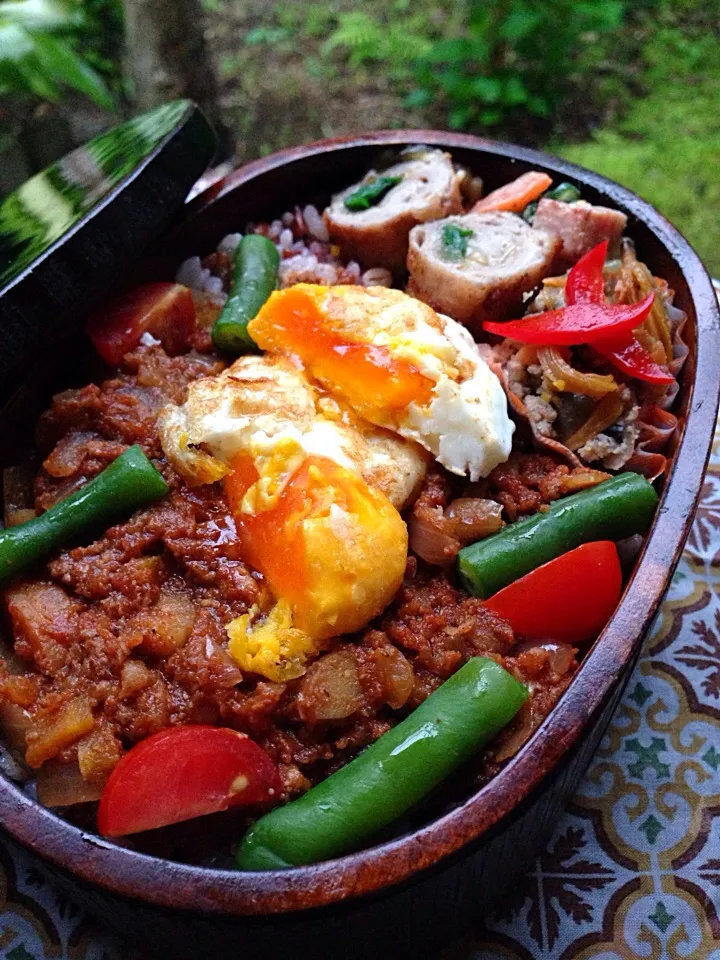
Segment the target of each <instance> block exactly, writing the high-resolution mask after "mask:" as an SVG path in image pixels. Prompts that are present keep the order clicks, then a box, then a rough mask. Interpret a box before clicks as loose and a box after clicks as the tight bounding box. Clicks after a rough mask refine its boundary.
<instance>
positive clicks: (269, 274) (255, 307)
mask: <svg viewBox="0 0 720 960" xmlns="http://www.w3.org/2000/svg"><path fill="white" fill-rule="evenodd" d="M279 266H280V254H279V253H278V251H277V247H276V246H275V244H274V243H273V242H272V240H268V238H267V237H263V236H262V234H259V233H250V234H248V235H247V236H245V237H243V238H242V240H241V241H240V243H239V244H238V246H237V249H236V250H235V259H234V266H233V280H232V286H231V289H230V295H229V297H228V298H227V301H226V303H225V306H224V307H223V309H222V313H221V314H220V316H219V317H218V318H217V320H216V321H215V323H214V324H213V328H212V339H213V343H214V344H215V346H216V347H217V348H218V350H222V351H224V352H225V353H232V354H240V353H247V352H248V351H251V350H257V346H256V344H255V341H254V340H253V338H252V337H251V336H250V334H249V333H248V324H249V323H250V321H251V320H252V319H254V317H256V316H257V314H258V312H259V310H260V308H261V307H262V305H263V304H264V303H265V301H266V300H267V299H268V297H269V296H270V294H271V293H272V292H273V290H274V289H275V287H276V285H277V276H278V267H279Z"/></svg>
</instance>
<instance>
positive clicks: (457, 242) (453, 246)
mask: <svg viewBox="0 0 720 960" xmlns="http://www.w3.org/2000/svg"><path fill="white" fill-rule="evenodd" d="M472 235H473V232H472V230H468V229H467V228H466V227H461V226H460V224H458V223H446V224H445V225H444V226H443V228H442V256H443V259H444V260H453V261H455V262H457V261H458V260H464V259H465V257H466V256H467V251H468V241H469V239H470V237H471V236H472Z"/></svg>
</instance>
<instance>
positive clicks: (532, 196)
mask: <svg viewBox="0 0 720 960" xmlns="http://www.w3.org/2000/svg"><path fill="white" fill-rule="evenodd" d="M551 183H552V177H549V176H548V175H547V174H546V173H540V171H539V170H531V171H530V172H529V173H524V174H523V175H522V176H521V177H518V178H517V180H513V181H511V182H510V183H506V184H505V185H504V186H502V187H498V189H497V190H493V192H492V193H489V194H488V195H487V196H486V197H483V198H482V200H478V202H477V203H476V204H475V206H474V207H473V208H472V212H473V213H488V212H489V211H491V210H508V211H510V213H521V212H522V211H523V210H524V209H525V207H526V206H527V205H528V204H529V203H530V202H531V201H533V200H537V198H538V197H539V196H540V195H541V194H543V193H545V191H546V190H547V188H548V187H549V186H550V184H551Z"/></svg>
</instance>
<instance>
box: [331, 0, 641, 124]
mask: <svg viewBox="0 0 720 960" xmlns="http://www.w3.org/2000/svg"><path fill="white" fill-rule="evenodd" d="M623 15H624V2H623V0H579V2H578V0H466V9H465V17H464V23H463V26H462V28H461V29H460V30H459V31H458V32H457V35H456V36H450V37H447V36H445V37H443V36H441V35H440V36H438V37H437V38H435V37H432V36H430V35H428V33H427V30H422V29H420V30H414V29H413V24H412V22H411V21H409V18H404V19H403V20H402V21H400V22H394V21H393V20H386V19H384V18H383V19H380V18H374V17H372V16H371V15H370V14H368V13H366V12H361V11H353V12H349V13H344V14H340V16H339V17H338V24H337V27H336V28H335V30H334V31H333V32H332V33H331V34H330V36H329V38H328V40H327V42H326V44H325V51H326V52H330V51H332V50H335V49H337V48H342V49H345V50H346V51H347V52H348V59H349V65H350V66H351V67H353V68H357V67H358V66H359V65H362V64H365V63H370V62H376V63H378V64H380V63H382V64H383V68H384V69H385V70H387V71H388V73H389V75H390V76H391V78H394V79H398V80H401V81H402V80H408V81H409V83H408V85H409V86H410V88H411V89H410V90H409V92H408V94H407V96H406V99H405V105H406V106H408V107H420V108H423V107H428V106H429V105H431V104H438V103H439V104H441V105H442V106H444V107H445V109H446V111H447V115H448V122H449V124H450V126H451V127H453V128H456V129H461V128H468V127H473V126H478V125H480V126H495V125H497V124H500V123H503V122H506V121H507V120H508V119H509V118H510V117H511V116H512V115H516V114H521V113H524V114H526V115H527V114H532V115H535V116H538V117H545V116H548V115H549V114H550V113H551V111H552V110H553V108H554V107H555V106H556V105H557V103H558V102H559V101H560V99H561V98H562V97H563V95H564V93H565V92H566V89H567V86H568V84H569V82H570V80H571V79H572V77H573V73H574V71H575V69H576V67H577V64H578V61H579V55H580V53H581V52H582V51H583V49H586V48H587V47H589V46H590V47H591V46H592V45H593V44H595V43H596V42H597V40H598V38H599V35H600V34H603V33H609V32H611V31H614V30H616V29H617V28H618V27H619V26H620V25H621V23H622V20H623Z"/></svg>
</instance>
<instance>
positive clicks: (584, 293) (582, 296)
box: [565, 240, 608, 304]
mask: <svg viewBox="0 0 720 960" xmlns="http://www.w3.org/2000/svg"><path fill="white" fill-rule="evenodd" d="M607 248H608V242H607V240H603V242H602V243H599V244H598V245H597V246H596V247H593V248H592V250H589V251H588V252H587V253H586V254H585V256H583V257H580V259H579V260H578V262H577V263H576V264H575V266H574V267H573V268H572V270H571V271H570V273H569V274H568V278H567V283H566V284H565V303H567V304H575V303H605V277H604V276H603V266H604V264H605V258H606V256H607Z"/></svg>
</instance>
